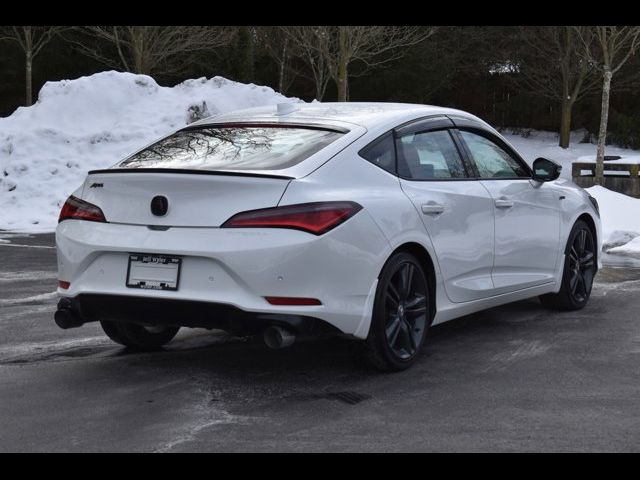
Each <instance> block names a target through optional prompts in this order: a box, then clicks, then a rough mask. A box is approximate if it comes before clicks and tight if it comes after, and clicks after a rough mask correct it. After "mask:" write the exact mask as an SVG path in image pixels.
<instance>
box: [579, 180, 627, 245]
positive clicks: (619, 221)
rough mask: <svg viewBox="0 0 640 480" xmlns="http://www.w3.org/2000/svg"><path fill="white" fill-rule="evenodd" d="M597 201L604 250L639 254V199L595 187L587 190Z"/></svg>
mask: <svg viewBox="0 0 640 480" xmlns="http://www.w3.org/2000/svg"><path fill="white" fill-rule="evenodd" d="M587 191H588V192H589V194H590V195H591V196H593V197H595V199H596V200H598V204H599V205H600V217H601V219H602V237H603V239H604V245H603V247H604V250H605V251H607V252H608V253H619V254H627V255H636V254H640V199H638V198H633V197H629V196H628V195H623V194H621V193H617V192H613V191H611V190H608V189H606V188H604V187H601V186H599V185H596V186H594V187H591V188H587Z"/></svg>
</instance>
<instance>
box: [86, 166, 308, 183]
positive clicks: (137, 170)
mask: <svg viewBox="0 0 640 480" xmlns="http://www.w3.org/2000/svg"><path fill="white" fill-rule="evenodd" d="M103 173H180V174H190V175H219V176H227V177H258V178H260V177H264V178H277V179H280V180H293V179H295V177H291V176H288V175H274V174H270V173H264V174H263V173H256V172H238V171H227V170H195V169H185V168H105V169H102V170H90V171H89V173H88V175H93V174H103Z"/></svg>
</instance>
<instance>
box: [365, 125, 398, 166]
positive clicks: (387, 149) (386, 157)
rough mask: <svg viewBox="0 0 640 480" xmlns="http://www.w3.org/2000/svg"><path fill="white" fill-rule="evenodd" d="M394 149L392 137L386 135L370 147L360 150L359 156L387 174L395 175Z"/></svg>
mask: <svg viewBox="0 0 640 480" xmlns="http://www.w3.org/2000/svg"><path fill="white" fill-rule="evenodd" d="M394 148H395V147H394V145H393V135H392V134H391V133H388V134H386V135H385V136H384V137H382V138H380V139H379V140H377V141H375V142H374V143H372V144H371V145H368V146H366V147H365V148H363V149H362V150H360V152H359V154H360V156H361V157H363V158H365V159H367V160H369V161H370V162H371V163H373V164H374V165H376V166H378V167H380V168H382V169H383V170H386V171H387V172H389V173H393V174H395V171H396V154H395V150H394Z"/></svg>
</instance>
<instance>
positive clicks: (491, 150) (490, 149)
mask: <svg viewBox="0 0 640 480" xmlns="http://www.w3.org/2000/svg"><path fill="white" fill-rule="evenodd" d="M460 133H461V134H462V138H463V139H464V141H465V143H466V144H467V147H468V148H469V151H470V152H471V156H472V157H473V160H474V162H475V164H476V166H477V167H478V172H479V173H480V177H481V178H501V177H506V178H513V177H528V176H529V172H528V171H527V170H526V169H525V168H524V167H523V166H522V165H521V164H520V163H519V162H518V161H517V160H516V159H515V158H513V157H512V156H511V155H509V154H508V153H507V152H506V151H505V150H504V149H502V148H501V147H500V146H498V145H496V144H495V143H493V142H492V141H491V140H489V139H487V138H485V137H483V136H481V135H477V134H475V133H472V132H466V131H464V130H462V131H460Z"/></svg>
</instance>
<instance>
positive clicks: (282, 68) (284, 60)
mask: <svg viewBox="0 0 640 480" xmlns="http://www.w3.org/2000/svg"><path fill="white" fill-rule="evenodd" d="M286 63H287V42H286V41H285V42H284V44H283V45H282V55H281V56H280V70H279V71H278V92H280V93H281V94H283V95H284V72H285V66H286Z"/></svg>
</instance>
